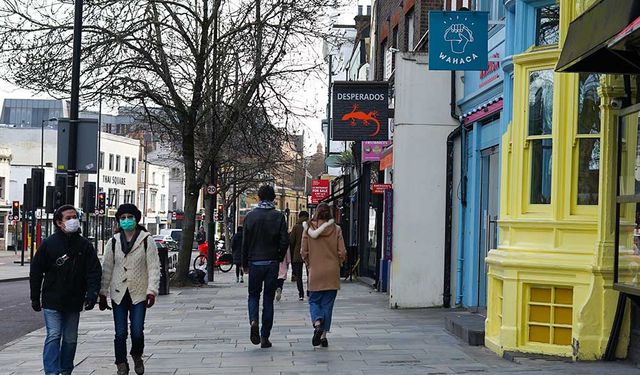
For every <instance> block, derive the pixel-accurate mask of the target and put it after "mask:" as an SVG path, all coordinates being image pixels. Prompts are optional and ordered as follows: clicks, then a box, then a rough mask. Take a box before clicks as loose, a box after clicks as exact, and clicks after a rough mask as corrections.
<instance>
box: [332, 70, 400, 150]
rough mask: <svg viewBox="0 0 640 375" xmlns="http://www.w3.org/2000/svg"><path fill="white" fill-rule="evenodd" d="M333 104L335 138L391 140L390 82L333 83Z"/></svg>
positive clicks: (344, 139) (341, 139)
mask: <svg viewBox="0 0 640 375" xmlns="http://www.w3.org/2000/svg"><path fill="white" fill-rule="evenodd" d="M332 106H333V107H332V108H333V119H332V120H331V139H332V140H334V141H386V140H388V139H389V83H388V82H373V81H368V82H354V81H337V82H334V83H333V100H332Z"/></svg>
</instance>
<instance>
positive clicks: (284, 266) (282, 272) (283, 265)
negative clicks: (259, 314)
mask: <svg viewBox="0 0 640 375" xmlns="http://www.w3.org/2000/svg"><path fill="white" fill-rule="evenodd" d="M290 263H291V249H287V255H285V256H284V259H283V260H282V262H280V267H279V270H278V287H277V288H276V301H278V302H280V299H281V298H282V289H284V281H285V280H286V279H287V272H289V264H290Z"/></svg>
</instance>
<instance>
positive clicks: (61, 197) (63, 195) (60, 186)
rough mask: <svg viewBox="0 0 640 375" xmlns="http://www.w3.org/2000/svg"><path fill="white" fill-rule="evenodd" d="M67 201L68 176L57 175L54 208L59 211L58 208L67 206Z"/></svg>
mask: <svg viewBox="0 0 640 375" xmlns="http://www.w3.org/2000/svg"><path fill="white" fill-rule="evenodd" d="M66 200H67V175H66V174H64V173H57V174H56V190H55V196H54V199H53V208H54V209H57V208H58V207H60V206H62V205H64V204H65V201H66Z"/></svg>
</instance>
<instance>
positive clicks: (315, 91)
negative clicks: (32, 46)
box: [0, 0, 371, 154]
mask: <svg viewBox="0 0 640 375" xmlns="http://www.w3.org/2000/svg"><path fill="white" fill-rule="evenodd" d="M349 2H350V3H351V4H350V5H349V6H348V7H346V8H344V9H340V10H339V11H338V12H339V15H338V17H337V23H338V24H353V23H354V21H353V18H354V17H355V15H356V14H357V10H358V9H357V5H358V4H360V5H367V4H369V5H370V4H371V1H370V0H369V1H368V0H349ZM311 48H313V49H314V50H315V51H317V52H316V53H320V51H321V50H322V41H320V40H319V41H318V42H317V43H316V45H314V46H311ZM323 76H324V77H326V74H323ZM301 92H302V95H303V97H304V101H305V102H307V103H308V105H309V106H310V107H312V108H315V113H310V114H309V115H310V117H305V118H304V119H302V122H303V123H304V124H305V128H306V129H305V136H306V137H305V138H306V140H305V146H306V150H305V152H306V153H307V154H309V153H314V152H315V150H316V145H317V144H318V143H324V138H323V134H322V129H321V121H322V119H323V118H324V117H325V116H324V114H325V111H326V105H327V82H326V78H324V79H323V77H314V78H312V79H310V80H309V81H308V82H307V84H306V85H305V87H303V88H301ZM7 98H11V99H29V98H32V99H51V98H50V97H49V96H47V95H45V94H39V95H38V94H36V93H34V92H32V91H28V90H23V89H21V88H19V87H16V86H14V85H12V84H10V83H8V82H5V81H1V80H0V101H4V99H7ZM96 110H97V108H96ZM105 111H106V112H109V111H108V110H105ZM114 112H115V109H114Z"/></svg>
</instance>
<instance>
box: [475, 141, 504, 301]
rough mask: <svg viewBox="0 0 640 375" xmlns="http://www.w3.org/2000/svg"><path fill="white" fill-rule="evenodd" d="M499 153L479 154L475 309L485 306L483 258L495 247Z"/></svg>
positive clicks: (485, 267) (486, 152) (485, 292)
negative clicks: (479, 179)
mask: <svg viewBox="0 0 640 375" xmlns="http://www.w3.org/2000/svg"><path fill="white" fill-rule="evenodd" d="M498 158H499V153H498V146H494V147H490V148H488V149H485V150H482V152H481V159H480V160H481V171H480V172H481V174H480V175H481V183H480V212H479V214H480V218H479V221H478V222H479V224H480V225H479V232H480V233H479V239H480V240H479V241H478V249H477V251H478V265H477V266H478V269H477V276H478V279H477V286H478V287H477V296H476V307H477V309H480V308H483V307H485V306H486V305H487V266H486V263H485V258H486V257H487V255H488V253H489V250H490V249H495V248H496V246H497V238H498V232H497V229H498V227H497V225H496V224H497V220H498V213H499V212H498V207H499V206H498V200H499V194H498V193H499V190H498V188H499V184H500V175H499V168H500V166H499V160H498Z"/></svg>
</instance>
